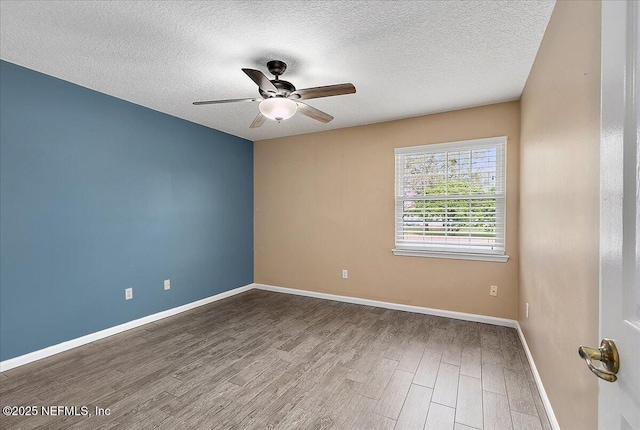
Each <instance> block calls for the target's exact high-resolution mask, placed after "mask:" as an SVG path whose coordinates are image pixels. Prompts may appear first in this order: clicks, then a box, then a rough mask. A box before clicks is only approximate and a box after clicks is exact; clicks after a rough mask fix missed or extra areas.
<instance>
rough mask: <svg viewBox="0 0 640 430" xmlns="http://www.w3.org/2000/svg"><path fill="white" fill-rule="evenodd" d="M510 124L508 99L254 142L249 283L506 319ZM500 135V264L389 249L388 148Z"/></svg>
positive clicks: (514, 123) (511, 299) (514, 133)
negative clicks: (503, 168)
mask: <svg viewBox="0 0 640 430" xmlns="http://www.w3.org/2000/svg"><path fill="white" fill-rule="evenodd" d="M519 128H520V111H519V103H518V102H510V103H502V104H496V105H491V106H483V107H478V108H473V109H465V110H460V111H455V112H447V113H442V114H437V115H430V116H424V117H419V118H410V119H405V120H400V121H393V122H387V123H381V124H374V125H368V126H362V127H354V128H348V129H341V130H334V131H327V132H322V133H314V134H307V135H302V136H294V137H287V138H281V139H273V140H265V141H259V142H256V143H255V146H254V157H255V158H254V163H255V164H254V165H255V168H254V174H255V177H254V183H255V221H254V222H255V251H254V252H255V282H257V283H263V284H271V285H277V286H283V287H290V288H298V289H303V290H311V291H318V292H323V293H331V294H339V295H346V296H355V297H361V298H367V299H374V300H382V301H389V302H394V303H402V304H410V305H417V306H426V307H431V308H437V309H446V310H453V311H460V312H469V313H474V314H483V315H492V316H497V317H505V318H516V316H517V304H518V285H517V283H518V232H517V221H518V163H519V135H520V129H519ZM504 135H506V136H508V143H507V156H508V160H507V166H508V173H507V241H506V250H507V253H508V254H509V255H510V256H511V258H510V259H509V261H508V262H507V263H494V262H479V261H464V260H449V259H436V258H420V257H400V256H394V255H393V254H392V253H391V249H392V248H393V247H394V152H393V149H394V148H396V147H404V146H414V145H423V144H428V143H439V142H448V141H456V140H466V139H476V138H484V137H492V136H504ZM342 269H348V270H349V279H347V280H343V279H341V273H342ZM491 284H495V285H498V286H499V294H498V297H490V296H489V286H490V285H491Z"/></svg>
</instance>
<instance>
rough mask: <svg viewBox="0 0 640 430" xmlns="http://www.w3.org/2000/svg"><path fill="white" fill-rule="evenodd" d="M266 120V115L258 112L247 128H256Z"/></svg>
mask: <svg viewBox="0 0 640 430" xmlns="http://www.w3.org/2000/svg"><path fill="white" fill-rule="evenodd" d="M266 120H267V117H266V116H264V115H262V114H261V113H258V116H257V117H256V119H254V120H253V122H252V123H251V125H250V126H249V128H258V127H260V126H261V125H262V124H264V122H265V121H266Z"/></svg>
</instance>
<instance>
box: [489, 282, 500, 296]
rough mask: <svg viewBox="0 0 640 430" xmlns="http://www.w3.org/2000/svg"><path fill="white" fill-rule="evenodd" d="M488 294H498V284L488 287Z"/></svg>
mask: <svg viewBox="0 0 640 430" xmlns="http://www.w3.org/2000/svg"><path fill="white" fill-rule="evenodd" d="M489 295H490V296H494V297H497V296H498V286H497V285H492V286H491V287H490V288H489Z"/></svg>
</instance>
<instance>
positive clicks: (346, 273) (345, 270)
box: [342, 269, 349, 279]
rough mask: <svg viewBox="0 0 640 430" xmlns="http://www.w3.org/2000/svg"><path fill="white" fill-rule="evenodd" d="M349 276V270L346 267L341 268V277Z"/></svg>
mask: <svg viewBox="0 0 640 430" xmlns="http://www.w3.org/2000/svg"><path fill="white" fill-rule="evenodd" d="M348 277H349V271H348V270H347V269H342V279H347V278H348Z"/></svg>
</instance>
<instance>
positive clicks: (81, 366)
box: [0, 290, 550, 430]
mask: <svg viewBox="0 0 640 430" xmlns="http://www.w3.org/2000/svg"><path fill="white" fill-rule="evenodd" d="M0 403H1V404H0V406H7V405H10V406H13V405H36V406H38V407H40V406H54V405H61V406H88V407H89V409H88V410H89V412H90V413H92V414H93V413H94V407H96V406H97V407H100V408H109V409H110V415H108V416H87V417H82V416H57V417H56V416H42V415H39V416H35V417H33V416H31V417H5V416H2V417H1V418H0V427H2V428H3V429H18V428H25V429H27V428H29V429H30V428H43V429H52V430H53V429H67V428H82V429H147V428H149V429H151V428H163V429H189V428H193V429H329V428H332V429H340V430H342V429H363V430H374V429H397V430H400V429H402V430H404V429H407V430H409V429H429V430H430V429H454V428H455V429H456V430H463V429H550V425H549V421H548V420H547V417H546V415H545V412H544V409H543V406H542V402H541V400H540V396H539V394H538V391H537V389H536V386H535V384H534V382H533V377H532V374H531V371H530V369H529V367H528V364H527V360H526V357H525V354H524V351H523V349H522V346H521V344H520V341H519V339H518V337H517V334H516V331H515V330H514V329H510V328H505V327H499V326H493V325H488V324H479V323H473V322H466V321H459V320H453V319H448V318H439V317H434V316H429V315H420V314H412V313H407V312H400V311H392V310H385V309H380V308H373V307H367V306H361V305H354V304H347V303H339V302H333V301H325V300H319V299H312V298H308V297H300V296H291V295H285V294H278V293H271V292H266V291H259V290H253V291H249V292H247V293H244V294H241V295H237V296H234V297H231V298H228V299H225V300H222V301H219V302H216V303H212V304H210V305H206V306H202V307H200V308H197V309H194V310H192V311H189V312H186V313H183V314H180V315H177V316H174V317H171V318H167V319H164V320H161V321H158V322H156V323H153V324H148V325H146V326H143V327H140V328H138V329H134V330H130V331H127V332H125V333H121V334H119V335H115V336H112V337H109V338H106V339H103V340H100V341H97V342H94V343H92V344H89V345H86V346H83V347H80V348H76V349H73V350H70V351H67V352H65V353H62V354H58V355H56V356H53V357H49V358H47V359H44V360H41V361H38V362H35V363H32V364H29V365H25V366H22V367H18V368H15V369H12V370H9V371H7V372H4V373H3V374H2V376H1V380H0Z"/></svg>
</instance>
